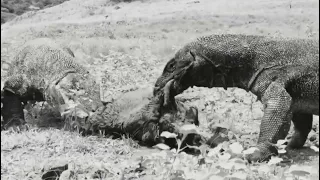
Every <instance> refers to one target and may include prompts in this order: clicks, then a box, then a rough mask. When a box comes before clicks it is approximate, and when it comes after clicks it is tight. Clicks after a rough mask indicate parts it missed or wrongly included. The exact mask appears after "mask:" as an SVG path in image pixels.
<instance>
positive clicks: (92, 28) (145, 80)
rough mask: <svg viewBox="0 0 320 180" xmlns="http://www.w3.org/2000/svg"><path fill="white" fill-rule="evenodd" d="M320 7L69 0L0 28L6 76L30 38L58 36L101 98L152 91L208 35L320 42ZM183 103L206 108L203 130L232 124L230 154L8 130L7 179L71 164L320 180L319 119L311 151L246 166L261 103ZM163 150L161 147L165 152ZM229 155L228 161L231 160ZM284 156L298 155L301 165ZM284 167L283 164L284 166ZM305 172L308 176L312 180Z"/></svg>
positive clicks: (82, 173) (200, 93) (150, 174)
mask: <svg viewBox="0 0 320 180" xmlns="http://www.w3.org/2000/svg"><path fill="white" fill-rule="evenodd" d="M318 7H319V1H316V0H307V1H299V0H284V1H276V0H271V1H262V0H256V1H254V3H253V2H252V1H249V0H243V1H241V2H240V1H237V0H229V1H223V0H216V1H210V0H199V1H194V0H190V1H189V0H188V1H182V0H170V1H164V0H153V1H134V2H130V3H125V2H123V3H117V4H115V3H114V2H111V1H106V0H86V1H83V0H70V1H67V2H64V3H63V4H60V5H57V6H54V7H51V8H47V9H43V10H40V11H36V12H35V11H34V12H27V13H25V14H23V15H21V16H19V17H16V18H15V19H13V20H11V21H10V22H7V23H5V24H3V25H1V77H2V78H1V79H3V77H5V69H6V68H7V66H6V62H10V58H11V57H12V56H13V55H14V54H15V53H16V52H17V51H18V50H19V48H20V46H21V45H22V44H23V43H25V42H26V41H27V40H30V39H34V38H38V37H49V38H53V39H54V40H56V41H57V42H59V43H62V44H64V45H66V46H68V47H70V48H71V49H72V50H73V51H74V52H75V56H76V57H77V60H78V61H79V62H80V63H82V64H83V65H85V66H86V67H88V68H89V70H90V71H91V73H92V74H93V75H94V76H95V77H96V78H97V79H98V80H101V79H104V82H105V84H104V89H105V91H104V93H103V94H104V97H103V98H105V99H107V98H114V99H115V98H117V97H119V95H121V93H122V92H123V91H127V90H128V89H135V88H141V87H146V86H152V85H153V83H154V82H155V79H156V78H157V77H158V76H159V75H160V74H161V72H162V69H163V67H164V64H165V63H166V62H167V61H168V60H169V59H170V58H171V57H172V56H173V55H174V53H175V51H176V50H177V49H179V48H180V47H181V46H183V45H184V44H185V43H186V42H189V41H190V40H192V39H194V38H196V37H198V36H201V35H206V34H221V33H242V34H254V35H268V36H275V37H299V38H317V39H318V36H319V14H318V11H319V8H318ZM177 98H181V99H184V101H185V102H187V103H188V104H192V105H196V106H197V107H198V108H199V110H200V117H199V118H200V119H199V120H200V130H202V131H206V132H210V131H211V129H213V128H214V127H216V126H222V127H225V128H228V129H229V130H230V132H232V134H231V135H230V134H229V135H230V137H231V136H232V137H236V139H232V138H230V139H232V140H231V141H230V142H227V143H225V144H223V146H222V147H218V148H223V149H224V150H225V153H224V154H223V155H222V154H220V153H218V152H216V151H217V149H209V154H203V155H201V156H197V157H196V156H191V155H186V154H184V153H181V154H179V155H177V154H176V152H175V151H173V150H172V151H168V150H157V149H148V148H145V147H139V146H138V145H137V144H136V143H135V142H134V141H132V140H131V139H122V140H112V139H109V138H101V137H82V136H80V135H78V134H76V133H71V132H64V131H60V130H56V129H33V130H31V131H28V132H24V133H21V134H17V133H10V132H7V131H4V132H1V179H41V176H42V175H43V174H44V173H45V172H46V171H47V170H48V169H50V168H52V167H57V166H63V165H65V164H68V170H67V171H64V173H63V174H62V175H61V176H62V177H61V179H72V178H73V179H77V178H78V179H85V178H87V179H258V178H260V179H294V178H297V177H298V176H299V179H318V177H319V165H318V162H319V159H318V158H319V155H318V152H316V151H317V147H318V146H319V137H318V133H319V125H318V122H319V120H318V116H315V117H314V119H315V121H314V128H313V131H312V133H310V136H309V140H308V142H307V143H306V147H305V148H304V149H302V150H299V151H293V152H290V153H284V154H283V155H281V156H280V158H282V159H283V160H285V161H283V162H282V163H278V160H279V159H273V161H272V162H271V163H269V164H264V163H262V164H257V165H247V164H246V163H245V162H243V161H241V160H239V159H238V157H239V156H240V155H243V154H245V152H243V151H241V152H238V151H237V150H235V149H238V150H239V149H240V150H241V147H243V148H245V149H246V148H248V147H249V146H251V145H254V144H255V142H256V140H257V136H258V132H259V124H260V119H261V116H262V114H263V112H262V110H261V108H262V106H261V103H260V102H256V101H255V97H254V96H252V94H249V93H246V92H245V91H243V90H239V89H230V90H228V91H224V90H223V89H207V88H193V89H188V90H187V91H186V92H184V93H183V94H181V95H179V96H178V97H177ZM160 148H162V149H163V147H160ZM229 156H230V157H229ZM287 159H293V160H294V163H292V162H288V161H287ZM279 161H280V160H279ZM305 175H308V176H305Z"/></svg>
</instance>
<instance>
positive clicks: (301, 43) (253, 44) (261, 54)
mask: <svg viewBox="0 0 320 180" xmlns="http://www.w3.org/2000/svg"><path fill="white" fill-rule="evenodd" d="M188 51H195V52H197V53H201V54H202V55H205V56H206V57H208V58H209V59H211V60H212V61H214V62H217V63H222V64H226V65H230V66H238V65H244V66H245V65H250V66H253V67H254V68H257V69H259V68H261V67H264V66H269V65H276V64H277V65H287V64H303V65H305V64H308V65H310V66H315V67H319V62H318V59H319V40H311V39H290V38H273V37H266V36H255V35H236V34H226V35H210V36H203V37H200V38H198V39H197V40H195V41H193V42H191V43H189V44H187V45H186V46H184V48H182V49H181V50H180V51H178V52H177V54H176V55H175V56H176V57H175V58H180V59H181V57H182V56H185V54H186V52H188Z"/></svg>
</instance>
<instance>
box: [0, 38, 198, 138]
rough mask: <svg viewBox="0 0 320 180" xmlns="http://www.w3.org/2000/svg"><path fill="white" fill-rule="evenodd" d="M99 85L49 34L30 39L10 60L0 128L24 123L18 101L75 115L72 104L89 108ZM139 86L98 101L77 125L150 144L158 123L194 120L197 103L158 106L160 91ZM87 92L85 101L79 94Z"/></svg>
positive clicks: (97, 95)
mask: <svg viewBox="0 0 320 180" xmlns="http://www.w3.org/2000/svg"><path fill="white" fill-rule="evenodd" d="M99 91H100V89H99V86H98V84H97V83H96V82H95V81H94V79H92V78H91V77H90V76H89V74H88V72H87V71H86V69H85V68H84V67H82V66H81V65H80V64H78V63H77V62H76V61H75V58H74V54H73V53H72V51H71V50H70V49H67V48H61V47H59V45H58V44H55V43H54V42H52V41H51V40H50V39H37V40H34V41H31V42H29V43H27V45H26V46H25V47H24V48H23V49H22V50H21V51H20V52H19V53H18V54H17V56H16V57H15V59H14V60H13V62H12V63H11V66H10V68H9V71H8V73H7V78H6V79H5V83H4V87H3V90H2V91H1V102H2V103H3V108H2V111H1V115H2V116H3V119H4V128H5V129H6V128H8V127H15V126H22V125H24V124H25V123H26V122H25V117H24V113H23V108H24V107H23V106H22V105H21V102H23V104H26V103H27V102H28V101H46V102H47V103H48V104H49V105H50V106H51V107H56V108H57V110H58V111H59V112H60V114H61V115H64V114H65V112H66V111H67V110H73V111H71V112H70V113H68V114H66V115H65V117H70V116H71V118H74V114H75V113H74V112H76V111H77V110H81V111H82V112H86V113H87V112H88V111H89V112H90V111H92V110H93V109H91V108H90V105H91V104H92V103H90V102H100V92H99ZM140 92H141V93H140V94H139V92H138V93H137V92H131V93H126V94H125V96H124V97H121V98H120V99H119V100H117V101H115V102H114V103H109V104H105V106H102V104H100V105H98V107H99V106H100V108H97V109H94V110H97V112H96V113H93V114H92V117H90V118H89V119H88V118H82V117H79V118H76V119H78V120H80V122H79V123H78V124H76V125H78V126H80V128H84V129H85V130H89V129H90V128H91V126H93V129H98V130H99V129H103V128H104V130H106V131H107V133H117V132H118V133H119V134H125V133H128V134H130V135H132V136H133V138H135V139H137V140H139V141H141V142H145V143H148V144H151V143H155V142H156V139H157V138H158V137H159V129H154V128H162V129H160V131H165V130H168V131H174V126H172V125H171V123H173V121H175V120H176V119H178V120H180V121H181V122H182V123H184V122H183V121H184V120H191V121H192V122H194V123H195V124H198V122H197V121H198V119H197V118H198V114H197V109H196V108H192V107H191V108H189V109H187V108H186V107H185V106H184V105H183V104H181V103H177V105H175V104H174V103H172V106H171V107H170V108H167V109H165V108H162V104H163V103H162V101H163V99H164V97H163V93H162V92H160V93H159V95H158V96H157V97H155V98H154V97H152V89H150V90H149V91H145V92H144V90H142V91H140ZM129 97H133V98H129ZM70 98H73V100H74V101H75V102H76V104H78V105H77V106H76V108H75V107H71V105H72V104H74V103H70ZM88 98H89V101H85V100H84V99H88ZM129 101H131V102H129ZM70 104H71V105H70ZM68 106H69V107H68ZM83 108H86V109H83ZM88 114H89V113H88ZM68 119H69V120H68V121H70V118H68ZM66 120H67V118H66ZM82 120H84V122H81V121H82ZM76 122H78V121H77V120H76ZM149 122H150V123H149ZM159 122H160V123H159ZM159 124H160V125H159ZM158 139H159V138H158Z"/></svg>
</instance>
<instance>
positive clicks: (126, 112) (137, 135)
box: [86, 83, 201, 147]
mask: <svg viewBox="0 0 320 180" xmlns="http://www.w3.org/2000/svg"><path fill="white" fill-rule="evenodd" d="M169 86H170V84H169V83H168V88H169ZM163 99H164V98H163V96H162V93H160V94H158V95H157V96H155V97H153V95H152V88H140V89H137V90H135V91H130V92H127V93H124V94H123V95H122V96H121V97H120V98H118V99H116V100H115V101H114V102H113V103H110V104H108V105H106V106H105V107H101V108H99V109H98V110H97V111H96V112H95V113H93V115H92V116H90V117H89V119H88V120H87V123H86V124H87V126H86V128H87V129H86V130H89V129H90V130H92V131H97V130H101V131H104V132H105V133H106V134H108V135H110V134H111V135H114V136H115V137H119V136H122V135H128V136H130V137H132V138H133V139H135V140H138V141H139V142H140V143H141V144H145V145H148V146H152V145H154V144H156V143H159V142H161V141H163V139H161V138H160V136H159V135H160V134H161V132H163V131H169V132H174V133H177V134H179V130H178V129H179V128H178V127H179V126H181V125H183V124H195V125H199V121H198V109H197V108H196V107H193V106H190V107H189V106H187V105H185V104H184V103H182V102H180V101H171V102H172V103H171V104H170V106H167V107H163ZM88 124H89V126H88ZM190 137H191V136H190ZM196 138H198V140H201V137H200V136H198V137H191V138H188V139H187V141H189V142H188V143H189V145H190V144H194V143H197V142H194V141H197V139H196ZM169 145H170V146H171V147H173V146H175V145H174V144H169Z"/></svg>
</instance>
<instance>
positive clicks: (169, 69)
mask: <svg viewBox="0 0 320 180" xmlns="http://www.w3.org/2000/svg"><path fill="white" fill-rule="evenodd" d="M175 68H176V66H175V63H174V62H172V63H170V64H168V66H167V70H168V71H169V72H172V71H174V70H175Z"/></svg>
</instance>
